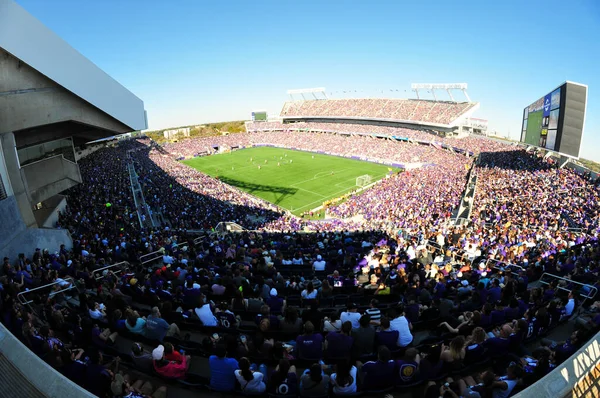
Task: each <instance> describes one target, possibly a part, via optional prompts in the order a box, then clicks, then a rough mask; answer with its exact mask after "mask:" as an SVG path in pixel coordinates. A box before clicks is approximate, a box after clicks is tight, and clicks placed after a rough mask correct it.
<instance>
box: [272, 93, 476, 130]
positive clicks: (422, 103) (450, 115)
mask: <svg viewBox="0 0 600 398" xmlns="http://www.w3.org/2000/svg"><path fill="white" fill-rule="evenodd" d="M474 105H475V104H474V103H471V102H449V101H431V100H415V99H380V98H368V99H328V100H308V101H290V102H286V103H285V104H284V105H283V109H282V110H281V116H285V117H294V116H298V117H332V118H333V117H363V118H383V119H393V120H412V121H417V122H419V121H421V122H429V123H440V124H449V123H451V122H452V121H454V120H455V119H456V118H458V117H459V116H460V115H462V114H464V113H465V112H467V111H468V110H469V109H471V108H473V106H474Z"/></svg>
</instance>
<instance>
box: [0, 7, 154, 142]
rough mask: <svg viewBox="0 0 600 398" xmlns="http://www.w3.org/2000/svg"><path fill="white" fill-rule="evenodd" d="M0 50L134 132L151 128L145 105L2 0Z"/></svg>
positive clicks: (22, 10)
mask: <svg viewBox="0 0 600 398" xmlns="http://www.w3.org/2000/svg"><path fill="white" fill-rule="evenodd" d="M0 48H3V49H4V50H5V51H7V52H8V53H10V54H12V55H13V56H14V57H16V58H18V59H19V60H21V61H23V62H24V63H26V64H27V65H29V66H31V67H32V68H34V69H35V70H37V71H38V72H40V73H41V74H43V75H45V76H46V77H48V78H49V79H51V80H53V81H54V82H56V83H57V84H59V85H60V86H62V87H64V88H65V89H67V90H68V91H70V92H71V93H73V94H75V95H76V96H78V97H79V98H81V99H83V100H84V101H86V102H88V103H90V104H91V105H93V106H94V107H96V108H98V109H99V110H101V111H102V112H104V113H106V114H107V115H109V116H111V117H113V118H114V119H116V120H117V121H119V122H121V123H122V124H124V125H126V126H128V127H129V128H131V130H145V129H147V128H148V123H147V118H146V113H145V110H144V103H143V101H142V100H141V99H139V98H138V97H136V96H135V95H134V94H133V93H131V92H130V91H129V90H127V89H126V88H125V87H123V86H122V85H121V84H119V83H118V82H117V81H116V80H115V79H113V78H112V77H110V76H109V75H108V74H106V73H105V72H104V71H102V69H100V68H99V67H97V66H96V65H95V64H94V63H93V62H92V61H90V60H89V59H87V58H86V57H84V56H83V55H81V54H80V53H79V52H78V51H77V50H75V49H74V48H73V47H71V46H70V45H69V44H68V43H67V42H65V41H64V40H63V39H61V38H60V37H59V36H58V35H57V34H55V33H54V32H52V31H51V30H50V29H48V28H47V27H46V26H44V24H42V23H41V22H40V21H38V20H37V19H36V18H35V17H33V16H32V15H31V14H29V13H28V12H27V11H26V10H25V9H23V8H22V7H21V6H20V5H18V4H17V3H15V2H14V1H13V0H0Z"/></svg>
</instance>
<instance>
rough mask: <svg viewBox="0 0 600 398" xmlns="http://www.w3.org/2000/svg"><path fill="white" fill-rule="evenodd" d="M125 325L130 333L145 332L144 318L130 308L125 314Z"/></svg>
mask: <svg viewBox="0 0 600 398" xmlns="http://www.w3.org/2000/svg"><path fill="white" fill-rule="evenodd" d="M125 327H127V330H129V331H130V332H131V333H135V334H141V335H143V334H144V333H145V332H146V320H145V319H144V318H142V317H141V316H140V315H139V314H138V313H137V311H131V310H130V311H129V314H128V315H127V323H126V324H125Z"/></svg>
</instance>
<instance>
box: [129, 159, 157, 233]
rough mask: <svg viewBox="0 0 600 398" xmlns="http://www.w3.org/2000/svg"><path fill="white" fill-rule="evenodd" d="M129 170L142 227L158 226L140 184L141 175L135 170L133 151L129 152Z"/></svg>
mask: <svg viewBox="0 0 600 398" xmlns="http://www.w3.org/2000/svg"><path fill="white" fill-rule="evenodd" d="M127 171H128V173H129V181H130V183H131V192H132V193H133V200H134V203H135V208H136V212H137V215H138V220H139V222H140V226H141V227H142V228H146V227H156V223H155V222H154V218H153V217H152V213H151V212H150V211H149V207H148V205H147V204H146V200H145V199H144V192H143V190H142V186H141V184H140V180H139V176H138V174H137V173H136V171H135V166H134V164H133V158H132V157H131V153H130V152H128V153H127Z"/></svg>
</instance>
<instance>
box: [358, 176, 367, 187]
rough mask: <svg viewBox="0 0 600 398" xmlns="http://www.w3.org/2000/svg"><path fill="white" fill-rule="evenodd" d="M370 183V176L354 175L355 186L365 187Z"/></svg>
mask: <svg viewBox="0 0 600 398" xmlns="http://www.w3.org/2000/svg"><path fill="white" fill-rule="evenodd" d="M370 183H371V176H370V175H368V174H365V175H363V176H358V177H356V186H357V187H365V186H367V185H369V184H370Z"/></svg>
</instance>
